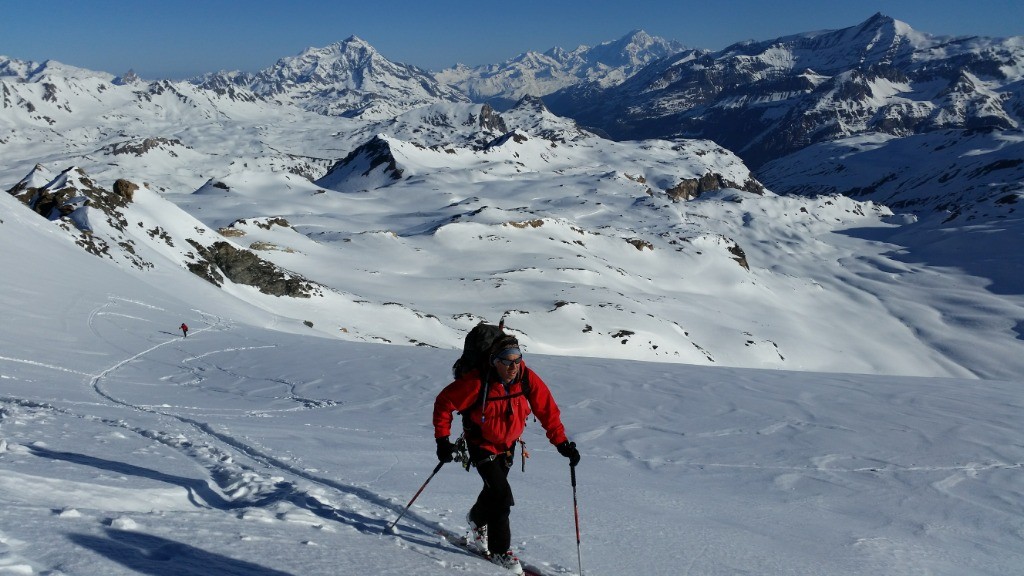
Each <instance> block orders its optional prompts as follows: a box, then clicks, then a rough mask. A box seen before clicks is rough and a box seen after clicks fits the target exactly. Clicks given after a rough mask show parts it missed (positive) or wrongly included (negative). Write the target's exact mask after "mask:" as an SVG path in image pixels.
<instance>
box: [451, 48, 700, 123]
mask: <svg viewBox="0 0 1024 576" xmlns="http://www.w3.org/2000/svg"><path fill="white" fill-rule="evenodd" d="M682 50H684V47H683V45H682V44H680V43H679V42H676V41H673V40H666V39H664V38H659V37H656V36H651V35H650V34H648V33H646V32H644V31H643V30H634V31H632V32H630V33H629V34H627V35H625V36H623V37H622V38H619V39H618V40H615V41H612V42H605V43H602V44H599V45H597V46H593V47H590V46H579V47H578V48H576V49H575V50H571V51H569V50H565V49H563V48H558V47H555V48H551V49H549V50H547V51H546V52H543V53H539V52H533V51H529V52H525V53H523V54H520V55H518V56H516V57H515V58H511V59H509V60H506V61H504V62H502V63H500V64H491V65H485V66H473V67H470V66H465V65H457V66H454V67H452V68H448V69H445V70H441V71H439V72H436V73H435V74H434V76H435V77H436V78H437V79H438V80H440V81H442V82H445V83H447V84H450V85H452V86H454V87H456V88H458V89H459V90H460V91H461V92H462V93H464V94H465V95H467V96H468V97H469V98H470V99H472V100H473V101H474V102H487V103H489V104H491V105H492V106H494V107H495V108H497V109H499V110H504V109H506V108H508V107H509V106H510V105H511V104H512V103H514V102H517V101H519V100H520V99H522V98H523V97H524V96H544V95H547V94H551V93H552V92H556V91H558V90H562V89H565V88H568V87H570V86H576V85H578V84H587V85H593V86H597V87H601V88H605V87H609V86H614V85H617V84H620V83H621V82H623V81H624V80H626V79H627V78H629V77H630V76H632V75H633V74H635V73H636V72H637V71H638V70H640V69H641V68H643V67H644V66H646V65H647V64H650V63H651V62H654V61H656V60H660V59H662V58H666V57H669V56H671V55H673V54H675V53H677V52H680V51H682Z"/></svg>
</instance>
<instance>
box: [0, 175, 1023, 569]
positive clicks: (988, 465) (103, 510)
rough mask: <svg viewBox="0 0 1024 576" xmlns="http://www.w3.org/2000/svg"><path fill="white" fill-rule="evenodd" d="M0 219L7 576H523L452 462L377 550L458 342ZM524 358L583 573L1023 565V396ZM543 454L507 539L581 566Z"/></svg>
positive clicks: (423, 452) (930, 381)
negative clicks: (292, 330)
mask: <svg viewBox="0 0 1024 576" xmlns="http://www.w3.org/2000/svg"><path fill="white" fill-rule="evenodd" d="M0 206H2V207H3V212H2V214H3V216H2V218H0V221H2V223H0V242H2V243H3V245H4V246H5V247H6V248H7V249H5V250H4V251H3V252H2V253H0V266H2V268H3V269H4V270H6V271H7V275H6V277H7V278H9V279H10V280H9V281H8V282H6V283H5V289H4V290H3V291H2V292H0V310H2V313H3V317H4V318H5V323H4V330H3V331H2V332H0V383H2V392H0V486H2V490H0V503H2V505H0V573H10V574H47V575H50V576H57V575H71V574H75V575H79V574H82V575H84V574H106V575H111V576H116V575H122V574H125V575H127V574H176V575H200V574H203V575H209V574H248V575H260V576H269V575H275V576H279V575H286V574H288V575H299V574H301V575H305V576H315V575H320V574H323V575H328V574H339V573H342V574H366V573H371V574H381V575H385V576H387V575H399V574H401V575H407V574H423V575H432V574H437V575H442V574H452V573H453V572H454V573H461V574H466V575H486V574H493V575H499V574H502V571H501V569H499V568H496V567H494V566H491V565H489V564H486V563H483V562H481V561H480V560H478V559H476V558H473V557H469V556H467V555H465V554H463V553H461V552H459V551H458V550H457V549H455V548H453V547H452V546H450V545H448V544H446V543H445V542H442V541H441V540H440V539H439V538H438V537H437V536H436V535H435V534H434V531H435V530H436V528H437V527H440V526H445V527H448V528H452V529H455V530H461V529H463V528H464V520H463V517H464V513H465V510H466V509H467V508H468V506H469V505H470V504H471V503H472V501H473V499H474V497H475V493H476V491H477V490H478V489H479V484H480V481H479V479H478V478H477V477H476V476H475V474H471V473H466V472H464V471H462V470H461V469H459V468H458V467H456V466H454V465H451V466H446V467H444V468H442V470H441V471H440V472H439V473H438V475H437V476H436V477H435V478H434V479H433V480H432V481H431V483H430V484H429V485H428V486H427V488H426V489H425V490H424V492H423V493H422V495H421V496H420V497H419V499H418V500H417V502H416V504H415V505H414V506H413V507H412V510H411V512H410V513H409V514H408V515H407V516H406V517H405V518H404V519H403V520H402V521H401V522H400V523H399V525H398V529H397V531H396V532H395V533H393V534H386V535H382V534H381V529H382V528H383V527H384V526H386V525H387V523H388V522H390V521H392V520H393V519H395V518H396V517H397V516H398V514H399V513H400V512H401V510H402V508H403V507H404V506H405V504H406V503H407V502H408V501H409V499H410V498H411V497H412V495H413V494H414V493H415V491H416V490H417V489H418V488H419V487H420V486H421V485H422V483H423V481H424V480H425V479H426V477H427V474H428V473H429V471H430V470H431V468H432V467H433V466H434V464H435V459H434V455H433V452H434V450H433V439H432V435H433V433H432V429H431V426H430V424H429V422H430V409H431V405H432V400H433V397H434V395H435V394H436V393H437V391H439V390H440V388H441V387H442V386H443V385H444V384H445V383H446V380H447V375H448V371H449V368H450V364H451V362H452V361H453V360H454V356H455V354H454V352H453V351H452V350H437V349H431V348H424V347H410V346H386V345H380V344H370V343H359V342H348V341H341V340H332V339H325V338H322V337H312V336H303V335H298V334H289V333H285V332H281V331H278V330H268V329H265V328H263V327H261V326H260V325H257V324H258V323H259V321H260V318H258V317H256V316H255V315H254V316H251V317H250V318H248V319H246V318H243V317H242V316H241V315H240V314H238V313H237V312H235V311H233V312H232V314H231V315H230V316H229V315H226V314H223V313H222V308H223V309H226V310H230V307H226V308H225V303H226V302H229V301H230V297H229V296H228V295H225V294H224V293H223V292H221V291H218V290H215V289H213V288H211V289H210V290H209V291H207V292H204V293H201V294H200V293H197V292H189V293H181V292H179V291H175V290H174V287H173V286H169V287H161V286H159V285H152V284H149V283H147V282H144V281H141V280H140V277H141V276H142V275H141V272H132V271H131V270H130V269H129V270H123V269H121V268H118V267H116V266H114V265H113V264H112V263H111V262H110V261H108V260H104V259H99V258H93V257H83V256H81V255H80V253H79V249H78V248H77V247H76V246H74V245H73V244H72V242H71V241H70V239H69V238H68V237H67V236H66V235H65V234H63V233H62V232H61V231H60V230H59V229H57V228H56V227H54V226H53V225H52V224H51V223H49V222H47V221H45V220H44V219H41V218H38V217H37V216H36V215H34V214H31V213H29V212H28V211H27V210H21V211H19V210H14V208H15V207H17V206H18V205H17V204H16V202H15V200H14V199H13V198H10V197H7V196H6V195H3V196H2V197H0ZM39 253H45V254H48V255H50V260H49V262H51V263H52V262H60V263H61V265H52V264H51V265H39V264H40V263H39V262H29V261H28V260H27V259H26V258H25V257H24V255H25V254H39ZM264 319H265V318H264ZM182 321H185V322H186V323H188V324H189V326H190V327H191V328H192V330H191V331H190V333H189V336H188V338H182V337H181V335H180V333H179V332H178V331H177V329H176V327H177V326H178V325H179V324H180V323H181V322H182ZM888 342H889V343H890V344H891V345H892V346H893V347H896V348H898V347H899V346H901V345H902V342H903V341H902V340H901V339H899V338H896V337H893V338H892V339H891V340H889V341H888ZM960 345H961V346H967V347H973V346H984V345H985V343H984V342H981V341H976V340H965V341H962V342H960ZM526 358H527V362H528V363H529V364H530V366H531V367H532V368H534V369H535V370H537V371H538V372H539V373H540V374H541V375H542V377H543V378H545V380H546V381H547V382H548V383H549V385H551V386H552V389H553V391H554V394H555V396H556V398H557V400H558V401H559V403H560V405H561V407H562V411H563V420H564V422H565V424H566V426H567V428H568V430H569V431H570V435H571V437H572V438H573V439H574V440H575V441H576V442H577V443H578V444H579V446H580V449H581V452H582V454H583V460H582V462H581V464H580V465H579V468H578V469H577V476H578V502H579V514H580V523H581V536H582V544H581V549H580V552H581V558H582V567H583V573H584V574H588V575H593V576H600V575H602V574H607V575H612V574H665V575H676V574H703V575H709V576H717V575H735V574H746V573H756V574H765V575H782V574H830V575H836V576H846V575H858V576H859V575H875V574H930V575H939V576H941V575H948V576H965V575H967V576H972V575H1000V576H1003V575H1006V574H1013V573H1015V571H1017V570H1018V569H1019V567H1020V566H1021V565H1022V562H1024V554H1022V552H1021V550H1022V548H1021V545H1020V544H1021V537H1022V529H1024V525H1022V523H1021V518H1022V517H1024V509H1022V508H1021V503H1022V502H1024V475H1022V474H1021V468H1022V463H1024V432H1022V431H1021V428H1020V426H1019V420H1020V413H1021V410H1022V408H1024V393H1022V391H1021V386H1020V382H1019V381H997V380H987V381H979V380H959V379H950V378H912V377H894V376H869V375H851V374H837V373H833V374H822V373H813V372H787V371H780V370H770V371H763V370H750V369H738V368H722V367H702V366H691V365H685V364H662V363H653V362H634V361H628V360H619V361H616V360H608V359H598V358H574V357H570V356H549V355H544V354H540V353H538V352H537V351H535V350H533V349H532V347H531V346H527V348H526ZM524 439H525V440H526V442H527V444H528V448H529V451H530V454H531V458H530V459H529V460H527V463H526V472H525V473H521V472H520V471H519V468H518V463H517V468H516V469H514V470H513V472H512V484H513V488H514V490H515V492H516V502H517V505H516V506H515V508H514V509H513V531H514V537H513V544H514V546H515V548H516V550H517V552H518V553H519V554H520V555H521V556H522V557H523V558H524V559H525V560H527V561H529V562H531V563H533V564H536V565H539V566H542V567H543V568H544V569H545V570H546V571H547V573H549V574H552V575H554V574H572V573H577V572H578V571H579V565H578V563H577V550H576V543H575V532H574V522H573V508H572V492H571V487H570V486H569V474H568V469H567V466H566V463H565V459H564V458H562V457H560V456H559V455H558V454H557V453H556V452H555V450H554V449H553V447H551V446H550V445H548V444H547V443H546V440H545V439H544V437H543V434H542V432H541V430H540V429H539V427H538V425H536V424H532V423H531V424H530V425H529V426H528V428H527V433H526V435H525V437H524ZM625 551H635V552H633V553H624V552H625Z"/></svg>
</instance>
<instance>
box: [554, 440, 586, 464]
mask: <svg viewBox="0 0 1024 576" xmlns="http://www.w3.org/2000/svg"><path fill="white" fill-rule="evenodd" d="M555 448H558V453H559V454H561V455H562V456H565V457H566V458H568V459H569V466H576V465H577V464H579V463H580V451H579V450H577V449H576V443H575V442H569V441H568V440H566V441H565V442H562V443H561V444H559V445H558V446H555Z"/></svg>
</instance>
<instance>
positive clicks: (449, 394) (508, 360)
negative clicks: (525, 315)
mask: <svg viewBox="0 0 1024 576" xmlns="http://www.w3.org/2000/svg"><path fill="white" fill-rule="evenodd" d="M489 357H490V364H489V366H488V367H487V369H486V373H483V372H484V370H482V369H478V370H471V371H469V372H468V373H466V374H463V375H461V376H459V377H457V378H456V379H455V381H454V382H452V383H451V384H449V385H448V386H446V387H445V388H444V390H441V392H440V393H439V394H438V395H437V399H436V400H435V401H434V438H435V439H436V441H437V458H438V460H440V461H441V462H451V461H452V459H453V455H452V453H453V451H454V446H453V445H452V443H451V441H450V440H449V438H448V436H449V435H450V434H451V425H452V412H459V413H460V414H461V415H462V428H463V434H464V436H465V439H466V444H467V447H468V449H469V458H470V461H471V463H472V464H473V465H474V466H476V469H477V472H479V473H480V477H481V478H482V479H483V481H484V487H483V490H481V491H480V495H479V496H478V497H477V499H476V503H475V504H474V505H473V507H472V508H471V509H470V511H469V513H468V514H467V515H466V520H467V522H468V523H469V526H470V529H471V530H472V531H473V532H474V535H475V538H476V544H477V547H478V548H479V549H480V551H481V552H482V553H484V554H485V555H487V556H488V557H490V558H491V561H492V562H494V563H495V564H498V565H499V566H503V567H505V568H508V569H510V570H512V571H513V572H515V573H517V574H521V573H522V567H521V566H520V564H519V560H518V559H517V558H516V556H515V554H514V553H513V552H512V550H511V549H510V548H509V545H510V544H511V541H512V533H511V530H510V528H509V514H510V513H511V507H512V506H513V505H514V504H515V501H514V499H513V497H512V487H511V486H510V485H509V483H508V472H509V470H510V469H511V468H512V461H513V459H514V455H515V445H516V442H517V441H518V440H519V437H520V435H521V434H522V433H523V429H524V428H525V427H526V418H527V416H529V415H530V413H531V411H532V412H533V413H534V414H536V417H537V419H538V420H539V421H540V423H541V426H543V427H544V431H545V432H546V433H547V437H548V440H549V441H550V442H551V443H552V444H553V445H555V447H556V448H557V449H558V453H559V454H561V455H563V456H565V457H566V458H568V459H569V465H570V466H576V464H577V463H579V460H580V453H579V451H578V450H577V449H576V443H575V442H570V441H569V439H568V438H567V437H566V435H565V427H564V426H563V425H562V420H561V413H560V411H559V410H558V405H557V404H555V399H554V398H553V397H552V396H551V391H550V390H549V389H548V387H547V385H546V384H545V383H544V381H543V380H541V379H540V377H539V376H537V374H536V373H535V372H533V371H532V370H530V369H529V368H527V367H526V364H525V363H524V362H523V354H522V351H521V350H520V348H519V342H518V341H517V340H516V338H515V337H514V336H511V335H505V336H502V337H501V338H499V339H498V340H497V342H495V344H494V346H492V347H491V350H490V354H489ZM492 551H493V553H492ZM506 551H507V552H506Z"/></svg>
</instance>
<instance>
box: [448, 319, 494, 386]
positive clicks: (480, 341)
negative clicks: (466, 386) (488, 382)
mask: <svg viewBox="0 0 1024 576" xmlns="http://www.w3.org/2000/svg"><path fill="white" fill-rule="evenodd" d="M504 324H505V322H504V320H503V321H502V322H500V323H499V324H498V325H497V326H495V325H494V324H487V323H486V322H480V323H479V324H477V325H476V326H474V327H473V329H472V330H470V331H469V334H466V341H465V343H464V344H463V346H462V356H459V359H458V360H456V361H455V363H454V364H452V377H454V378H458V377H459V376H462V375H463V374H465V373H466V372H469V371H470V370H474V369H477V370H480V371H481V373H483V374H487V370H488V367H489V361H490V357H489V355H490V351H491V346H493V345H494V343H495V342H497V341H498V339H499V338H501V337H502V336H504V335H505V329H504V328H505V326H504Z"/></svg>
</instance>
